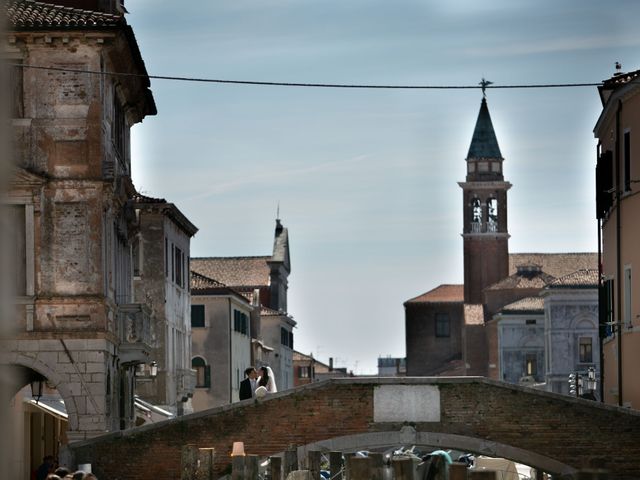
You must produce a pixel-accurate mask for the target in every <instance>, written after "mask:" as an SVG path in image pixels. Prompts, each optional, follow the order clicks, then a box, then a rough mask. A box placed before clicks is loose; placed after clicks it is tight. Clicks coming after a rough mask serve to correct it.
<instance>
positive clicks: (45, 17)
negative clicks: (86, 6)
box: [5, 0, 124, 29]
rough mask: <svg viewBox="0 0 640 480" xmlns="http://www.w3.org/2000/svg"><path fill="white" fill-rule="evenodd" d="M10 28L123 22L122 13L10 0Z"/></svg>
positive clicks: (115, 23) (7, 11)
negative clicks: (116, 13)
mask: <svg viewBox="0 0 640 480" xmlns="http://www.w3.org/2000/svg"><path fill="white" fill-rule="evenodd" d="M5 8H6V15H7V21H8V23H9V26H10V28H11V27H13V28H18V29H19V28H25V29H32V28H34V29H37V28H52V27H54V28H102V27H116V26H119V25H121V24H122V23H123V22H124V17H123V16H122V15H114V14H111V13H104V12H94V11H91V10H82V9H79V8H72V7H64V6H61V5H53V4H49V3H43V2H35V1H33V0H10V1H9V2H7V4H6V6H5Z"/></svg>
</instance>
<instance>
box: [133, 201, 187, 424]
mask: <svg viewBox="0 0 640 480" xmlns="http://www.w3.org/2000/svg"><path fill="white" fill-rule="evenodd" d="M133 206H134V211H135V215H136V218H137V221H138V225H139V230H138V233H137V234H136V236H135V237H134V238H133V243H132V246H131V252H132V255H131V258H132V264H133V265H132V270H133V289H134V295H133V296H134V301H135V302H138V303H143V304H146V305H148V306H149V307H150V309H151V320H152V322H151V347H152V350H151V360H152V362H154V367H155V368H157V370H155V368H154V372H153V375H152V374H151V368H150V364H149V365H147V366H146V367H145V368H140V369H139V370H138V372H137V375H136V393H137V395H139V396H140V397H141V398H143V399H144V400H146V401H148V402H150V403H152V404H155V405H158V406H160V407H162V408H163V409H166V410H167V411H170V412H171V413H173V414H177V415H181V414H183V413H188V412H190V411H191V410H192V407H191V397H192V396H193V392H194V387H195V372H194V371H193V370H192V369H191V295H190V288H189V258H190V242H191V237H192V236H193V235H195V233H196V232H197V230H198V229H197V228H196V227H195V226H194V225H193V224H192V223H191V222H190V221H189V219H187V218H186V217H185V216H184V215H183V214H182V212H181V211H180V210H179V209H178V208H177V207H176V206H175V205H174V204H172V203H169V202H167V201H166V200H164V199H161V198H151V197H147V196H145V195H140V194H137V195H136V196H135V197H134V199H133Z"/></svg>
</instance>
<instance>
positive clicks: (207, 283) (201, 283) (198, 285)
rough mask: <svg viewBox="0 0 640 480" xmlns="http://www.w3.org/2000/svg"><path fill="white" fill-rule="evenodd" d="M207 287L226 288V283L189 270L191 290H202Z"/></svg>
mask: <svg viewBox="0 0 640 480" xmlns="http://www.w3.org/2000/svg"><path fill="white" fill-rule="evenodd" d="M209 288H226V285H225V284H224V283H220V282H218V281H217V280H214V279H213V278H209V277H205V276H204V275H200V274H199V273H197V272H193V271H192V272H191V290H204V289H209Z"/></svg>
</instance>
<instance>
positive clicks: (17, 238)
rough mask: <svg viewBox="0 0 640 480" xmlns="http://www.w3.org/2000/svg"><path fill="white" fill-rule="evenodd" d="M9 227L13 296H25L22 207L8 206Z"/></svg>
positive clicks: (25, 274)
mask: <svg viewBox="0 0 640 480" xmlns="http://www.w3.org/2000/svg"><path fill="white" fill-rule="evenodd" d="M8 210H9V211H8V214H9V225H10V228H11V237H10V242H11V255H10V256H8V258H9V259H11V261H12V263H13V265H11V268H12V270H13V272H12V274H13V276H14V277H15V278H16V283H15V288H16V290H15V294H16V295H19V296H24V295H27V248H26V247H27V238H26V218H25V206H24V205H9V206H8Z"/></svg>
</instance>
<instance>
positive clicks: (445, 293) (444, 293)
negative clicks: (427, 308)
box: [405, 284, 464, 304]
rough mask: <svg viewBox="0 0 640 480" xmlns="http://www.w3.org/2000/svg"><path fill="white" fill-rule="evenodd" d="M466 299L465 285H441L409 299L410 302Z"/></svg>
mask: <svg viewBox="0 0 640 480" xmlns="http://www.w3.org/2000/svg"><path fill="white" fill-rule="evenodd" d="M463 301H464V286H463V285H447V284H444V285H439V286H437V287H436V288H434V289H433V290H429V291H428V292H426V293H423V294H422V295H418V296H417V297H415V298H412V299H410V300H407V301H406V302H405V304H408V303H456V302H463Z"/></svg>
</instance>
